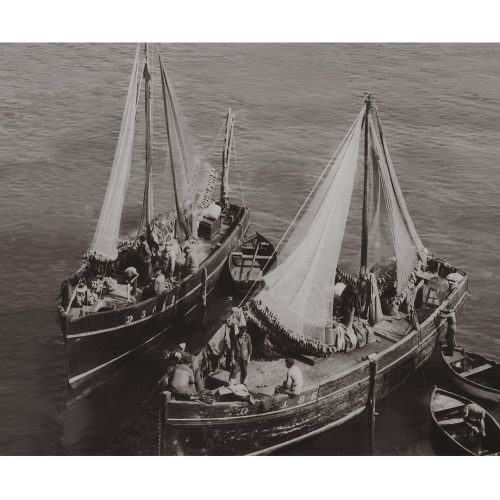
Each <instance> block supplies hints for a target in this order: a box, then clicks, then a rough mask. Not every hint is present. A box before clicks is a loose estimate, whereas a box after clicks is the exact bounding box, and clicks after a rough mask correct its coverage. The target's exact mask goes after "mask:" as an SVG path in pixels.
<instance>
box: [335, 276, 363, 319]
mask: <svg viewBox="0 0 500 500" xmlns="http://www.w3.org/2000/svg"><path fill="white" fill-rule="evenodd" d="M340 310H341V314H342V323H343V324H344V325H345V326H349V325H352V323H353V321H354V316H359V315H360V313H361V300H360V293H359V288H358V287H357V286H355V285H351V284H348V285H347V286H346V287H345V289H344V291H343V292H342V295H341V297H340Z"/></svg>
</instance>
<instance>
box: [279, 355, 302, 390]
mask: <svg viewBox="0 0 500 500" xmlns="http://www.w3.org/2000/svg"><path fill="white" fill-rule="evenodd" d="M285 365H286V367H287V368H288V371H287V372H286V379H285V381H284V382H283V384H282V385H279V386H278V387H276V389H275V391H274V393H275V394H288V395H289V396H291V397H295V396H297V395H298V394H300V393H301V392H302V386H303V385H304V378H303V377H302V372H301V371H300V368H299V367H298V366H295V360H293V359H292V358H286V359H285Z"/></svg>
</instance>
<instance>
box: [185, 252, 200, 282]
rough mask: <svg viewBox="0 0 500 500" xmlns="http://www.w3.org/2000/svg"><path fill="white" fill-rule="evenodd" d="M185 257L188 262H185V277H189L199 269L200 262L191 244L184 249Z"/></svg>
mask: <svg viewBox="0 0 500 500" xmlns="http://www.w3.org/2000/svg"><path fill="white" fill-rule="evenodd" d="M184 255H185V256H186V260H185V262H184V276H189V275H190V274H193V273H194V272H195V271H196V270H197V269H198V260H197V259H196V257H195V255H194V253H193V249H192V248H191V245H189V244H187V245H186V246H185V247H184Z"/></svg>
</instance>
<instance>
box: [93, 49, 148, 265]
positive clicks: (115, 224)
mask: <svg viewBox="0 0 500 500" xmlns="http://www.w3.org/2000/svg"><path fill="white" fill-rule="evenodd" d="M141 76H142V72H141V67H140V63H139V46H138V47H137V51H136V54H135V60H134V66H133V69H132V76H131V78H130V84H129V87H128V93H127V101H126V104H125V111H124V114H123V118H122V124H121V128H120V135H119V137H118V144H117V146H116V151H115V156H114V159H113V166H112V168H111V175H110V178H109V183H108V187H107V190H106V195H105V197H104V203H103V205H102V209H101V214H100V216H99V221H98V223H97V228H96V231H95V234H94V239H93V241H92V244H91V245H90V248H89V250H88V252H87V256H88V257H92V258H95V259H97V260H100V261H104V262H106V261H112V260H115V259H116V258H117V256H118V251H117V244H118V236H119V231H120V222H121V216H122V211H123V204H124V201H125V195H126V192H127V188H128V180H129V177H130V167H131V163H132V149H133V144H134V131H135V117H136V112H137V105H138V94H139V83H140V78H141Z"/></svg>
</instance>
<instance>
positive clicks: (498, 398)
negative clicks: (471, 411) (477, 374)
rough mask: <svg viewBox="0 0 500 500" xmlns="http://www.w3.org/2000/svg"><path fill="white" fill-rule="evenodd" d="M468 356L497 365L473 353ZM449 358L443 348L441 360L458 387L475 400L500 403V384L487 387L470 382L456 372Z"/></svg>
mask: <svg viewBox="0 0 500 500" xmlns="http://www.w3.org/2000/svg"><path fill="white" fill-rule="evenodd" d="M442 347H443V346H442ZM465 352H466V351H465ZM467 354H468V355H472V356H475V357H477V358H478V359H482V360H483V361H484V362H485V363H491V364H492V366H494V365H496V363H495V361H492V360H489V359H487V358H485V357H483V356H480V355H473V354H471V353H467ZM447 358H448V356H445V353H444V351H443V348H441V353H440V359H441V361H442V364H443V365H444V367H445V370H446V372H447V373H448V375H449V377H450V378H451V380H452V381H453V384H454V385H455V386H456V387H458V388H459V389H461V390H462V391H464V392H465V393H466V394H469V395H471V396H474V397H475V398H479V399H483V400H486V401H493V402H495V403H500V384H498V386H497V387H489V386H487V385H484V384H480V383H479V382H477V381H474V380H469V379H467V378H465V377H464V376H462V375H461V374H460V373H458V372H457V371H456V370H454V369H453V367H452V366H451V365H450V362H449V360H448V359H447Z"/></svg>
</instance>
